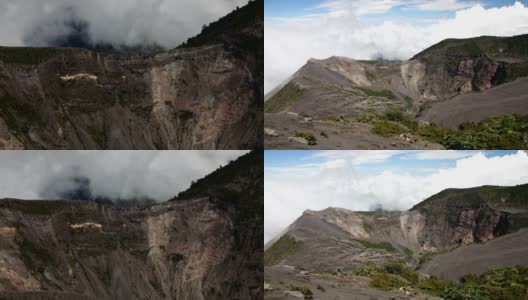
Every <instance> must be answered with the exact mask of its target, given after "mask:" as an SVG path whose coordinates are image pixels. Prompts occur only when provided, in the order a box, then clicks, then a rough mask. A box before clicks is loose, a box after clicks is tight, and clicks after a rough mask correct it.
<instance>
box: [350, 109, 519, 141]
mask: <svg viewBox="0 0 528 300" xmlns="http://www.w3.org/2000/svg"><path fill="white" fill-rule="evenodd" d="M358 121H359V122H363V123H370V124H372V125H373V129H372V132H373V133H375V134H378V135H381V136H384V137H391V136H398V135H400V134H411V135H412V136H415V137H418V138H422V139H425V140H429V141H431V142H434V143H438V144H441V145H443V146H444V147H446V148H447V149H457V150H458V149H526V148H528V115H527V116H520V115H506V116H501V117H495V118H489V119H486V120H483V121H481V122H478V123H464V124H462V125H461V126H460V130H458V131H456V130H451V129H448V128H444V127H440V126H437V125H435V124H431V125H423V126H420V125H419V124H418V123H417V122H416V121H415V120H413V119H412V118H411V117H410V116H409V115H407V114H405V113H403V112H401V111H398V110H390V111H388V112H386V113H385V115H382V116H375V115H364V116H362V117H360V118H358Z"/></svg>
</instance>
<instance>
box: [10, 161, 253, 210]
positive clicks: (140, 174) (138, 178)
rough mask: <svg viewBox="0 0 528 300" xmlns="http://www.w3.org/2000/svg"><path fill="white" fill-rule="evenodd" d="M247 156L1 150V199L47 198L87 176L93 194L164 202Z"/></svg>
mask: <svg viewBox="0 0 528 300" xmlns="http://www.w3.org/2000/svg"><path fill="white" fill-rule="evenodd" d="M246 152H247V151H0V178H2V180H0V199H2V198H19V199H41V198H42V192H43V190H44V189H46V188H47V187H48V186H50V184H51V185H53V186H55V185H56V183H57V184H59V185H62V184H65V183H67V182H64V179H68V178H71V177H72V176H79V175H80V176H85V177H88V178H89V179H90V180H91V187H92V190H93V193H94V194H95V195H97V196H105V197H111V198H133V197H142V196H148V197H150V198H154V199H156V200H160V201H164V200H168V199H169V198H172V197H173V196H176V195H177V194H178V193H179V192H181V191H183V190H185V189H186V188H188V187H189V186H190V184H191V181H192V180H196V179H199V178H201V177H203V176H205V175H207V174H209V173H210V172H212V171H214V170H215V169H217V168H218V167H219V166H220V165H225V164H226V163H228V162H229V161H230V160H234V159H236V158H237V157H238V156H240V155H242V154H244V153H246Z"/></svg>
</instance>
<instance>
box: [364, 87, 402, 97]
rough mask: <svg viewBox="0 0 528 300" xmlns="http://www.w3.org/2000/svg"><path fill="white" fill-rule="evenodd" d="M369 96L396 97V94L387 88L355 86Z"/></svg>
mask: <svg viewBox="0 0 528 300" xmlns="http://www.w3.org/2000/svg"><path fill="white" fill-rule="evenodd" d="M357 89H358V90H360V91H362V92H363V93H365V94H366V95H367V96H369V97H383V98H387V99H396V96H395V95H394V94H393V93H392V92H391V91H389V90H381V91H375V90H371V89H367V88H360V87H358V88H357Z"/></svg>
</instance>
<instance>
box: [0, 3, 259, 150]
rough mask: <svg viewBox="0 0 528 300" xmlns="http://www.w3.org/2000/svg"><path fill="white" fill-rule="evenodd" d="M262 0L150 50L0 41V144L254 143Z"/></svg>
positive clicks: (230, 145) (230, 146)
mask: <svg viewBox="0 0 528 300" xmlns="http://www.w3.org/2000/svg"><path fill="white" fill-rule="evenodd" d="M262 38H263V3H262V1H251V2H250V3H249V4H248V5H247V6H246V7H243V8H240V9H238V10H236V11H234V12H233V13H231V14H230V15H228V16H226V17H224V18H222V19H220V20H219V21H217V22H215V23H212V24H210V26H208V27H207V28H206V29H204V31H203V32H202V33H201V34H200V35H198V36H197V37H194V38H192V39H189V41H188V42H186V43H185V44H184V45H182V46H181V47H178V48H177V49H173V50H170V51H168V52H164V53H159V54H139V53H137V54H130V53H98V52H94V51H91V50H87V49H67V48H42V49H40V48H5V47H3V48H0V149H24V148H25V149H250V148H258V147H261V144H262V142H261V140H262V122H263V115H262V102H263V95H262V90H263V80H262V76H263V59H262V57H263V50H262V49H263V39H262Z"/></svg>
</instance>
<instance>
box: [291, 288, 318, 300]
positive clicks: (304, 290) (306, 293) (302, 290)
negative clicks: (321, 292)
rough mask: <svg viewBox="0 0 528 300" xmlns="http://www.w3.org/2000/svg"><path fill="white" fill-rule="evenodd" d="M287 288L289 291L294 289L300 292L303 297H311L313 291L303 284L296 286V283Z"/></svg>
mask: <svg viewBox="0 0 528 300" xmlns="http://www.w3.org/2000/svg"><path fill="white" fill-rule="evenodd" d="M288 289H289V290H290V291H294V292H300V293H301V294H303V295H304V299H313V292H312V290H311V289H310V288H309V287H307V286H305V285H303V286H297V285H290V286H288Z"/></svg>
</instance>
